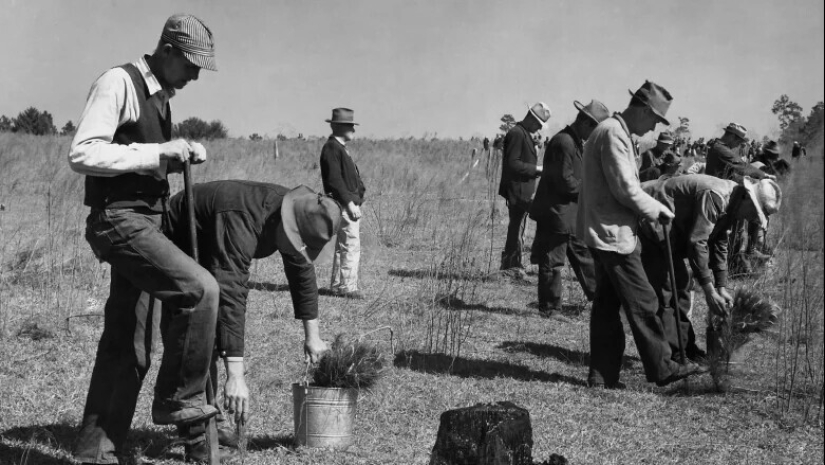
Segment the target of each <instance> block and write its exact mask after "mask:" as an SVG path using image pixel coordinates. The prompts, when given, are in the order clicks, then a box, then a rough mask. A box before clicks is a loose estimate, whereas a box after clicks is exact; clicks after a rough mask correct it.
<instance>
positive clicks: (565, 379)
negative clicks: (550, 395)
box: [394, 351, 586, 386]
mask: <svg viewBox="0 0 825 465" xmlns="http://www.w3.org/2000/svg"><path fill="white" fill-rule="evenodd" d="M394 365H395V366H396V367H398V368H407V369H410V370H413V371H418V372H421V373H429V374H447V375H452V376H458V377H461V378H487V379H495V378H512V379H516V380H519V381H542V382H547V383H567V384H572V385H576V386H585V385H586V383H585V382H584V381H583V380H581V379H578V378H573V377H571V376H565V375H562V374H559V373H545V372H543V371H534V370H531V369H530V368H528V367H526V366H523V365H513V364H511V363H507V362H498V361H493V360H474V359H469V358H464V357H450V356H449V355H446V354H425V353H421V352H418V351H405V352H400V353H398V354H397V355H396V356H395V360H394Z"/></svg>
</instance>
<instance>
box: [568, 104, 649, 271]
mask: <svg viewBox="0 0 825 465" xmlns="http://www.w3.org/2000/svg"><path fill="white" fill-rule="evenodd" d="M583 158H584V160H583V161H582V184H581V188H580V191H579V211H578V215H577V227H576V229H577V235H578V236H579V238H580V239H582V240H583V241H584V242H585V244H587V246H588V247H592V248H595V249H599V250H605V251H609V252H617V253H620V254H623V255H627V254H631V253H633V251H634V250H636V243H637V240H638V237H637V236H636V230H637V229H638V225H639V221H638V218H639V217H643V218H647V219H651V220H656V219H657V217H658V214H659V212H660V211H661V205H660V204H659V202H657V201H656V200H654V199H653V197H651V196H650V195H649V194H647V193H646V192H645V191H643V190H642V187H641V185H640V183H639V170H638V168H637V166H636V146H635V145H634V144H633V141H632V140H631V139H630V130H628V128H627V124H626V123H625V122H624V120H623V119H622V117H621V115H620V114H619V113H615V114H614V115H613V117H612V118H608V119H606V120H604V121H602V122H601V123H599V125H598V126H596V129H594V130H593V133H592V134H591V135H590V138H589V139H588V140H587V143H586V144H585V145H584V157H583Z"/></svg>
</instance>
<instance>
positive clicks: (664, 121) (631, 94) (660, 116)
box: [627, 89, 670, 126]
mask: <svg viewBox="0 0 825 465" xmlns="http://www.w3.org/2000/svg"><path fill="white" fill-rule="evenodd" d="M627 92H628V93H629V94H630V96H631V97H636V94H635V93H633V91H632V90H630V89H627ZM644 104H645V105H646V106H647V107H648V108H650V109H651V111H653V114H654V115H656V116H658V117H659V120H660V121H661V122H662V124H664V125H665V126H670V121H668V120H667V118H665V115H663V114H661V113H659V110H657V109H655V108H653V107H651V106H650V105H648V104H647V102H644Z"/></svg>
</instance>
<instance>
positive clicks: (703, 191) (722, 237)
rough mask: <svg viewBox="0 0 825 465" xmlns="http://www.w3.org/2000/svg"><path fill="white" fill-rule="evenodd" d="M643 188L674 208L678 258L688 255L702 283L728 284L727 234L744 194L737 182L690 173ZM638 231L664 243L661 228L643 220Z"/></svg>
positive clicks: (676, 254)
mask: <svg viewBox="0 0 825 465" xmlns="http://www.w3.org/2000/svg"><path fill="white" fill-rule="evenodd" d="M642 189H644V191H645V192H647V193H648V194H650V195H651V196H652V197H653V198H655V199H656V200H658V201H660V202H662V203H663V204H665V205H666V206H667V207H668V208H670V209H671V211H672V212H673V214H674V215H675V218H674V219H673V221H672V223H671V225H672V226H671V233H670V235H671V241H672V244H673V254H674V256H675V257H676V258H687V259H688V262H689V263H690V267H691V269H692V270H693V273H694V276H695V277H696V281H697V282H698V283H699V285H701V286H703V285H705V284H713V283H714V282H715V287H720V286H726V285H727V279H728V237H729V233H730V230H731V228H732V227H733V225H734V223H735V219H734V218H733V215H732V214H731V213H730V212H731V210H732V209H733V208H735V205H734V203H736V202H738V200H736V197H737V196H739V197H742V196H743V195H745V192H744V190H743V189H744V188H742V187H741V186H738V185H737V184H736V182H734V181H729V180H726V179H719V178H716V177H713V176H708V175H705V174H688V175H684V176H677V177H674V178H665V179H659V180H656V181H648V182H645V183H643V184H642ZM639 233H640V234H641V235H643V236H645V237H646V238H648V239H650V240H651V241H653V242H655V243H658V244H660V246H661V247H663V248H664V247H666V246H665V245H664V235H663V234H662V227H661V226H660V225H659V224H658V222H657V223H650V222H646V221H641V222H640V228H639Z"/></svg>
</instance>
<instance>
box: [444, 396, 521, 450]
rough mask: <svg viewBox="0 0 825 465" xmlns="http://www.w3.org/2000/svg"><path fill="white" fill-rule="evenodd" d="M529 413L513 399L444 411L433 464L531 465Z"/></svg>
mask: <svg viewBox="0 0 825 465" xmlns="http://www.w3.org/2000/svg"><path fill="white" fill-rule="evenodd" d="M532 448H533V428H532V427H531V426H530V413H529V412H528V411H527V409H524V408H521V407H519V406H517V405H515V404H513V403H512V402H496V403H495V404H477V405H474V406H472V407H467V408H462V409H456V410H448V411H446V412H444V413H442V414H441V423H440V425H439V427H438V437H437V438H436V441H435V446H434V447H433V453H432V455H431V457H430V465H532V463H533V454H532Z"/></svg>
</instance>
